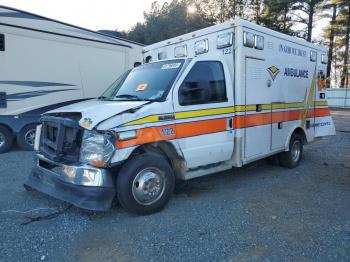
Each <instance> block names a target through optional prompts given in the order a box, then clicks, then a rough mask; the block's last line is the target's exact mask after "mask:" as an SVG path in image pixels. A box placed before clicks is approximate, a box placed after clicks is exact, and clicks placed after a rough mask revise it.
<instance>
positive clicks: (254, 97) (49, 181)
mask: <svg viewBox="0 0 350 262" xmlns="http://www.w3.org/2000/svg"><path fill="white" fill-rule="evenodd" d="M143 54H144V61H145V62H147V63H144V64H143V65H141V66H139V67H137V68H134V69H133V70H131V71H129V72H127V73H125V74H124V75H122V76H121V77H120V78H118V79H117V80H116V81H115V82H114V83H113V84H112V85H111V86H110V87H109V88H108V89H107V91H106V92H105V93H104V94H103V95H102V96H101V97H100V98H99V99H95V100H91V101H86V102H81V103H77V104H74V105H70V106H67V107H63V108H60V109H57V110H53V111H51V112H48V113H46V114H45V115H44V117H43V118H42V125H40V126H39V127H38V130H37V136H36V143H35V144H36V146H35V147H36V150H37V154H36V160H35V161H36V163H35V168H34V169H33V171H32V172H31V174H30V175H29V179H28V181H27V182H26V187H27V188H34V189H37V190H39V191H41V192H44V193H46V194H48V195H51V196H53V197H56V198H58V199H61V200H64V201H67V202H70V203H72V204H74V205H76V206H78V207H81V208H86V209H92V210H106V209H108V208H109V207H110V205H111V202H112V200H113V199H114V197H115V196H117V198H118V200H119V202H120V204H121V205H122V206H123V207H124V208H125V209H127V210H128V211H130V212H134V213H137V214H148V213H152V212H156V211H159V210H160V209H162V208H163V207H164V206H165V205H166V203H167V202H168V201H169V199H170V197H171V195H172V193H173V190H174V185H175V180H176V179H179V180H188V179H192V178H196V177H200V176H205V175H208V174H212V173H216V172H219V171H224V170H229V169H231V168H233V167H242V166H244V165H246V164H248V163H251V162H253V161H256V160H258V159H262V158H266V157H268V156H271V155H277V156H278V159H279V163H280V164H281V166H283V167H286V168H294V167H296V166H298V164H299V163H300V161H301V160H302V156H303V147H304V145H306V144H308V143H311V142H313V141H315V140H317V139H320V138H322V137H324V136H328V135H334V134H335V128H334V125H333V121H332V118H331V115H330V111H329V109H328V107H327V102H326V99H325V89H324V77H323V76H324V74H325V72H326V64H327V61H326V57H327V54H326V50H325V49H324V48H322V47H319V46H316V45H313V44H310V43H307V42H305V41H301V40H299V39H296V38H293V37H290V36H287V35H284V34H281V33H278V32H274V31H272V30H269V29H266V28H264V27H261V26H258V25H255V24H253V23H249V22H247V21H244V20H236V21H233V22H231V21H230V22H226V23H223V24H219V25H215V26H212V27H209V28H206V29H202V30H199V31H196V32H193V33H189V34H185V35H182V36H179V37H176V38H173V39H169V40H166V41H163V42H160V43H156V44H153V45H150V46H146V47H145V48H144V50H143Z"/></svg>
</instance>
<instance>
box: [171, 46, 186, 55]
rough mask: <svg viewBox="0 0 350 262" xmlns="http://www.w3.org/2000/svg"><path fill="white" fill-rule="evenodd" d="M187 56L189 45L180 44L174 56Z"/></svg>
mask: <svg viewBox="0 0 350 262" xmlns="http://www.w3.org/2000/svg"><path fill="white" fill-rule="evenodd" d="M186 56H187V45H180V46H177V47H175V49H174V57H175V58H179V57H186Z"/></svg>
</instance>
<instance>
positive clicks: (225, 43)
mask: <svg viewBox="0 0 350 262" xmlns="http://www.w3.org/2000/svg"><path fill="white" fill-rule="evenodd" d="M231 45H232V33H225V34H220V35H218V37H217V39H216V47H217V48H218V49H220V48H225V47H229V46H231Z"/></svg>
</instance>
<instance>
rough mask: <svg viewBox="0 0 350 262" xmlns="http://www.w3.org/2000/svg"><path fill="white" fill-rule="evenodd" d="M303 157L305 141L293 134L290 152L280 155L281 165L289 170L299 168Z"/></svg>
mask: <svg viewBox="0 0 350 262" xmlns="http://www.w3.org/2000/svg"><path fill="white" fill-rule="evenodd" d="M302 156H303V140H302V138H301V137H300V135H298V134H293V135H292V137H291V139H290V142H289V151H286V152H283V153H281V154H279V162H280V165H281V166H283V167H287V168H294V167H297V166H298V165H299V163H300V161H301V158H302Z"/></svg>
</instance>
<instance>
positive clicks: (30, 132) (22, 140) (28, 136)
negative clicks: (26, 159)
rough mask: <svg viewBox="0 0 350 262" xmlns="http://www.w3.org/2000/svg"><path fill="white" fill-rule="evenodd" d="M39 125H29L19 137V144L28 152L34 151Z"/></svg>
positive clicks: (22, 130)
mask: <svg viewBox="0 0 350 262" xmlns="http://www.w3.org/2000/svg"><path fill="white" fill-rule="evenodd" d="M36 126H37V125H33V124H31V125H27V126H25V127H23V128H22V129H21V131H20V132H19V133H18V135H17V144H18V145H19V147H20V148H22V149H23V150H26V151H32V150H34V142H35V131H36Z"/></svg>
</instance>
